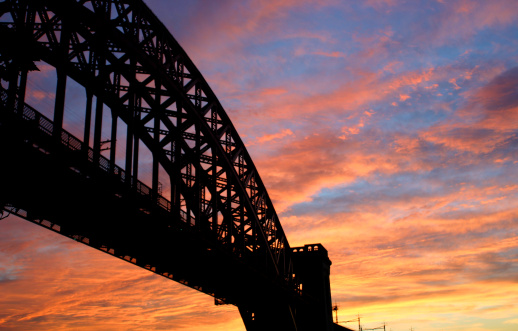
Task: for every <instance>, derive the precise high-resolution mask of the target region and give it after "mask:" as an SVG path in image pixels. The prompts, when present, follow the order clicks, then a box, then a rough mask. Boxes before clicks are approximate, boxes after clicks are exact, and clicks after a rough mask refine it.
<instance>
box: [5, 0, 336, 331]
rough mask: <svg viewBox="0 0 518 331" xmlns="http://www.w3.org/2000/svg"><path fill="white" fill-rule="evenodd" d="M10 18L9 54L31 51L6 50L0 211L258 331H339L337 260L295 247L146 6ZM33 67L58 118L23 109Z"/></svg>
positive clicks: (38, 8) (50, 0) (223, 120)
mask: <svg viewBox="0 0 518 331" xmlns="http://www.w3.org/2000/svg"><path fill="white" fill-rule="evenodd" d="M0 17H2V19H5V21H4V20H3V21H2V22H1V23H0V32H1V33H0V46H5V45H11V44H13V43H15V44H16V43H18V44H20V43H21V44H22V46H21V47H19V48H17V47H11V46H8V47H0V79H2V83H3V84H2V86H8V87H7V88H6V89H4V87H1V88H0V96H1V100H0V155H1V156H2V161H1V162H2V171H1V172H0V209H3V210H6V211H8V212H10V213H12V214H15V215H18V216H20V217H22V218H24V219H27V220H29V221H31V222H34V223H36V224H39V225H41V226H44V227H46V228H48V229H51V230H53V231H56V232H58V233H60V234H62V235H65V236H68V237H70V238H73V239H74V240H76V241H79V242H81V243H83V244H86V245H89V246H91V247H94V248H96V249H99V250H101V251H103V252H106V253H108V254H111V255H113V256H116V257H118V258H121V259H124V260H126V261H128V262H130V263H133V264H135V265H137V266H140V267H142V268H146V269H148V270H150V271H152V272H155V273H157V274H159V275H162V276H164V277H167V278H169V279H172V280H175V281H178V282H180V283H182V284H185V285H187V286H190V287H192V288H194V289H197V290H199V291H202V292H203V293H206V294H209V295H211V296H213V297H214V298H215V302H216V304H234V305H236V306H237V307H238V308H239V311H240V313H241V316H242V317H243V321H244V324H245V326H246V328H247V330H249V331H250V330H299V331H300V330H302V331H304V330H332V329H333V324H332V322H331V321H332V315H331V300H330V289H329V266H330V261H329V259H328V258H327V251H325V249H323V247H322V246H320V245H316V246H314V245H313V246H314V247H313V246H312V245H309V246H307V247H306V246H305V247H303V248H291V247H290V245H289V243H288V241H287V239H286V236H285V234H284V231H283V229H282V226H281V224H280V222H279V219H278V217H277V215H276V212H275V210H274V208H273V204H272V202H271V200H270V198H269V197H268V194H267V192H266V188H265V187H264V185H263V183H262V181H261V179H260V177H259V175H258V173H257V169H255V166H254V164H253V162H252V160H251V158H250V155H248V153H247V151H246V148H245V146H244V144H243V142H242V141H241V139H240V137H239V135H238V134H237V131H236V130H235V128H234V127H233V125H232V123H231V121H230V119H229V118H228V116H227V114H226V113H225V111H224V110H223V108H222V106H221V104H220V103H219V101H218V100H217V98H216V97H215V95H214V94H213V92H212V90H211V89H210V88H209V87H208V84H207V83H206V81H205V80H204V78H203V77H202V76H201V74H200V73H199V72H198V70H197V68H196V67H195V66H194V64H193V63H192V62H191V61H190V59H189V58H188V56H187V54H185V52H184V51H183V50H182V49H181V47H180V46H179V45H178V44H177V43H176V41H175V40H174V38H173V37H172V36H171V35H170V33H169V32H168V31H167V29H165V27H164V26H163V25H162V23H161V22H159V21H158V20H157V18H156V17H155V16H154V14H152V13H151V12H150V10H149V9H148V8H147V7H146V6H145V4H144V3H143V2H142V1H141V0H77V1H73V0H66V1H63V0H4V1H0ZM36 60H41V61H44V62H46V63H47V64H49V65H51V66H53V67H55V68H56V75H57V83H56V89H55V93H54V96H55V100H54V103H55V104H54V113H53V116H54V117H53V120H50V119H48V118H46V117H44V116H43V115H41V114H39V113H38V112H37V111H36V110H34V109H32V108H31V107H29V106H28V105H26V104H25V93H26V88H27V80H28V75H27V73H28V71H29V70H34V69H35V65H34V63H33V62H32V61H36ZM68 78H73V79H74V80H75V81H76V82H77V83H78V84H79V85H81V86H82V87H84V88H85V92H86V96H87V98H86V105H76V106H78V107H81V106H84V108H83V109H85V116H84V117H85V118H84V123H83V124H84V128H85V130H84V131H85V135H84V137H83V138H82V140H80V139H78V138H76V137H74V136H72V135H71V134H70V133H68V132H67V131H65V130H64V129H63V128H64V125H63V121H64V113H65V102H66V97H65V94H66V90H67V87H66V85H67V79H68ZM94 97H95V100H96V102H95V103H96V104H95V107H94V106H93V105H92V102H93V98H94ZM94 108H95V109H94ZM105 108H106V109H109V110H110V111H111V112H110V113H111V124H112V127H111V132H110V135H111V139H110V140H108V141H102V139H101V138H102V137H103V133H102V131H103V127H104V126H103V120H102V119H103V109H105ZM93 115H95V123H91V122H92V117H93ZM120 121H122V122H123V123H124V125H125V126H123V128H125V130H126V137H125V139H123V140H126V155H125V167H124V169H123V168H121V167H119V166H118V165H117V164H116V160H117V157H116V150H117V148H116V147H117V137H118V136H117V125H118V124H117V123H119V122H120ZM92 124H93V125H92ZM90 128H91V129H92V130H91V129H90ZM91 131H92V132H91ZM119 132H120V131H119ZM91 135H92V136H93V137H90V136H91ZM91 138H93V139H91ZM106 142H109V143H110V148H109V150H110V151H109V154H110V156H109V157H108V156H106V157H105V155H106V153H105V154H103V153H102V151H103V148H102V147H103V143H106ZM141 144H143V145H145V146H146V148H147V149H148V151H149V152H150V153H151V154H152V160H151V161H152V175H151V177H152V180H151V182H152V183H151V184H150V186H147V185H145V184H143V183H142V182H140V181H139V178H140V177H139V170H138V169H139V146H140V145H141ZM161 170H163V172H161ZM162 173H165V174H166V176H165V180H166V183H169V184H170V185H169V188H170V197H167V198H165V197H163V196H161V195H160V193H159V192H160V190H159V183H160V180H162V178H161V177H160V176H161V174H162ZM167 199H169V200H167ZM319 247H320V248H319Z"/></svg>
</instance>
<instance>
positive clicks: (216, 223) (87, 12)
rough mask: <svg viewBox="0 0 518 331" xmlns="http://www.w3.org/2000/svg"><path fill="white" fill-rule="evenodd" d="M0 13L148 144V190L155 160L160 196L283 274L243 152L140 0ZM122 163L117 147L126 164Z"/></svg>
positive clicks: (10, 4) (27, 4)
mask: <svg viewBox="0 0 518 331" xmlns="http://www.w3.org/2000/svg"><path fill="white" fill-rule="evenodd" d="M0 14H2V16H3V17H2V20H3V21H4V22H5V17H9V15H10V19H12V22H9V23H3V24H4V25H7V26H8V27H9V28H10V29H13V30H22V29H23V30H24V33H25V34H27V33H28V34H30V35H31V36H32V37H31V38H32V39H33V41H35V42H37V44H38V47H39V52H40V54H41V58H42V59H43V60H44V61H45V62H47V63H49V64H51V65H53V66H54V67H56V68H57V70H58V74H59V72H60V70H61V71H62V72H65V73H66V75H67V76H69V77H72V78H73V79H74V80H76V81H77V82H78V83H80V84H81V85H83V86H85V88H86V89H87V91H91V92H92V93H93V94H94V95H95V96H96V97H97V99H98V100H102V102H103V103H104V104H106V105H107V106H109V107H110V109H111V110H112V113H113V114H114V115H113V116H114V117H116V118H120V119H121V120H123V121H124V122H125V123H126V124H127V128H128V133H127V135H128V143H132V139H133V140H135V139H134V138H136V139H139V140H141V141H142V142H143V143H144V144H145V145H146V146H147V147H148V148H149V150H150V151H151V152H152V154H153V159H154V174H153V188H152V189H153V191H154V192H156V189H157V185H158V165H160V166H161V167H162V168H163V169H164V170H165V172H167V174H168V176H169V179H170V181H171V196H170V197H167V199H170V203H165V204H164V203H162V204H161V205H162V206H165V207H166V208H168V209H170V211H171V212H172V213H176V215H178V216H179V218H180V219H181V220H182V221H183V222H185V223H188V224H190V225H192V226H193V227H197V228H198V229H200V231H207V232H209V233H212V234H213V235H214V236H216V237H217V238H218V240H219V242H220V243H221V244H222V245H223V246H224V247H227V248H228V249H230V250H231V251H232V252H233V254H235V255H236V256H238V257H240V258H242V259H247V258H248V257H250V256H253V255H254V254H256V253H257V254H266V256H269V258H267V259H268V260H269V261H270V262H269V263H268V264H272V265H273V266H274V270H276V273H277V274H278V275H279V276H281V277H282V278H284V279H285V280H286V281H288V282H291V281H292V277H293V274H292V268H291V261H290V258H289V256H290V253H289V252H290V247H289V244H288V242H287V239H286V237H285V234H284V231H283V229H282V227H281V224H280V222H279V219H278V217H277V215H276V212H275V210H274V208H273V205H272V202H271V200H270V198H269V197H268V194H267V192H266V189H265V187H264V185H263V183H262V181H261V179H260V177H259V175H258V173H257V170H256V168H255V166H254V164H253V162H252V160H251V158H250V155H249V154H248V152H247V150H246V149H245V146H244V144H243V142H242V141H241V139H240V137H239V136H238V134H237V132H236V130H235V128H234V126H233V125H232V123H231V121H230V119H229V118H228V116H227V114H226V113H225V111H224V109H223V107H222V106H221V104H220V102H219V101H218V99H217V98H216V96H215V95H214V93H213V92H212V90H211V89H210V87H209V86H208V84H207V82H206V81H205V79H204V78H203V77H202V75H201V74H200V73H199V71H198V70H197V69H196V67H195V66H194V64H193V63H192V62H191V60H190V59H189V58H188V56H187V54H186V53H185V52H184V51H183V49H182V48H181V47H180V46H179V45H178V43H177V42H176V41H175V39H174V38H173V37H172V36H171V34H170V33H169V32H168V30H167V29H166V28H165V27H164V26H163V24H162V23H161V22H160V21H159V20H158V19H157V18H156V17H155V15H154V14H153V13H152V12H151V11H150V10H149V9H148V8H147V7H146V6H145V5H144V4H143V2H142V1H141V0H104V1H95V0H92V1H85V0H67V1H64V0H34V1H31V0H25V1H24V0H18V1H15V0H6V1H4V2H0ZM114 121H115V122H116V120H115V119H114ZM95 148H96V147H95V146H94V149H95ZM112 150H113V151H114V150H115V149H114V148H113V149H112ZM133 157H135V156H134V155H133ZM111 160H112V161H111V162H114V160H115V158H114V155H112V157H111ZM132 166H133V167H136V166H137V165H136V164H135V162H134V161H131V157H128V155H127V156H126V173H131V171H130V170H131V167H132ZM162 199H163V197H162ZM272 262H273V263H272Z"/></svg>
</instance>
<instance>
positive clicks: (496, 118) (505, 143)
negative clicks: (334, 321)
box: [0, 0, 518, 331]
mask: <svg viewBox="0 0 518 331" xmlns="http://www.w3.org/2000/svg"><path fill="white" fill-rule="evenodd" d="M145 3H146V4H147V5H148V6H149V7H150V8H151V9H152V10H153V11H154V12H155V14H156V15H157V16H158V18H159V19H160V20H161V21H162V22H163V23H164V24H165V25H166V26H167V27H168V29H169V30H170V31H171V33H172V34H173V36H174V37H175V38H176V40H177V41H178V42H179V43H180V45H181V46H182V47H183V48H184V49H185V50H186V52H187V54H189V56H190V58H191V59H192V61H193V62H194V63H195V65H196V66H197V68H198V69H199V70H200V72H201V73H202V74H203V76H204V77H205V79H206V80H207V82H208V83H209V85H210V86H211V88H212V90H213V91H214V92H215V94H216V95H217V96H218V98H219V100H220V102H221V104H222V105H223V107H224V108H225V110H226V112H227V113H228V115H229V117H230V118H231V120H232V122H233V123H234V125H235V127H236V128H237V131H238V132H239V134H240V136H241V138H242V139H243V141H244V143H245V145H246V146H247V149H248V151H249V153H250V155H251V156H252V159H253V160H254V163H255V165H256V167H257V169H258V171H259V174H260V176H261V178H262V180H263V182H264V183H265V186H266V188H267V190H268V192H269V195H270V197H271V198H272V200H273V203H274V206H275V209H276V211H277V214H278V215H279V218H280V221H281V223H282V225H283V229H284V231H285V233H286V235H287V238H288V241H289V242H290V245H291V246H301V245H304V244H313V243H322V244H323V245H324V246H325V247H326V248H327V250H328V252H329V257H330V259H331V261H332V263H333V264H332V266H331V291H332V300H333V303H334V304H336V305H337V306H338V307H339V310H338V319H339V321H347V320H352V319H354V318H356V317H357V316H358V315H359V316H360V318H361V323H362V325H363V327H364V329H367V328H374V327H378V326H380V325H382V324H383V323H384V322H385V323H386V325H387V330H393V331H399V330H401V331H402V330H410V329H411V328H412V329H413V330H416V331H426V330H473V331H489V330H501V331H511V330H518V303H517V300H516V299H517V298H518V176H516V174H517V173H518V172H517V169H518V20H517V19H516V17H518V2H517V1H515V0H492V1H483V0H428V1H424V0H422V1H421V0H413V1H410V0H365V1H359V0H357V1H354V0H324V1H321V0H318V1H317V0H314V1H313V0H279V1H265V0H240V1H237V0H219V1H209V0H192V1H179V0H174V1H169V0H168V1H166V0H146V1H145ZM35 75H38V76H34V79H32V82H31V83H30V84H32V85H30V86H29V95H28V99H27V102H28V103H29V104H31V105H34V106H38V109H42V108H45V107H44V105H45V104H47V105H51V104H52V102H51V99H52V97H53V95H52V92H48V91H47V92H44V91H43V89H42V88H41V87H42V86H44V85H45V84H44V83H43V82H45V81H48V80H50V81H51V80H52V70H50V69H49V70H47V67H46V66H45V65H44V64H41V65H40V72H38V73H37V74H35ZM69 97H70V96H67V98H69ZM77 98H81V97H79V96H78V97H77ZM68 107H69V109H70V108H73V107H72V106H70V104H69V106H68ZM66 116H67V115H65V117H66ZM69 121H70V122H71V121H72V120H69ZM0 293H2V295H0V330H2V331H3V330H6V331H7V330H8V331H11V330H28V329H30V330H202V331H203V330H229V331H243V330H245V328H244V326H243V323H242V321H241V319H240V316H239V313H238V311H237V308H236V307H234V306H226V305H225V306H215V305H214V302H213V299H212V298H211V297H209V296H207V295H204V294H202V293H199V292H197V291H195V290H193V289H190V288H187V287H185V286H183V285H180V284H178V283H175V282H173V281H170V280H167V279H165V278H163V277H160V276H157V275H155V274H153V273H150V272H149V271H146V270H143V269H140V268H138V267H136V266H133V265H131V264H129V263H127V262H124V261H121V260H118V259H116V258H113V257H111V256H109V255H107V254H104V253H101V252H99V251H97V250H95V249H93V248H90V247H87V246H85V245H82V244H79V243H77V242H74V241H72V240H70V239H67V238H65V237H62V236H60V235H58V234H56V233H53V232H51V231H48V230H45V229H43V228H41V227H39V226H37V225H34V224H31V223H29V222H27V221H24V220H21V219H19V218H16V217H13V216H9V217H7V218H5V219H2V220H0ZM342 325H345V326H348V327H350V328H353V329H355V328H357V322H356V321H354V322H349V323H347V324H342Z"/></svg>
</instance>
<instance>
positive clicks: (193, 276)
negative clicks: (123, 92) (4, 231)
mask: <svg viewBox="0 0 518 331" xmlns="http://www.w3.org/2000/svg"><path fill="white" fill-rule="evenodd" d="M0 155H2V159H3V160H4V161H2V171H1V172H0V183H1V186H2V188H1V190H0V208H1V209H4V210H6V211H8V212H10V213H12V214H15V215H17V216H20V217H22V218H24V219H26V220H29V221H31V222H33V223H36V224H38V225H41V226H44V227H46V228H48V229H50V230H53V231H55V232H58V233H60V234H62V235H64V236H67V237H70V238H72V239H74V240H76V241H79V242H82V243H84V244H86V245H89V246H91V247H94V248H96V249H99V250H101V251H103V252H105V253H108V254H111V255H113V256H116V257H118V258H121V259H124V260H126V261H128V262H130V263H133V264H135V265H138V266H140V267H143V268H145V269H148V270H150V271H152V272H155V273H157V274H160V275H162V276H164V277H167V278H170V279H172V280H175V281H177V282H180V283H182V284H184V285H187V286H189V287H192V288H194V289H197V290H199V291H202V292H204V293H206V294H209V295H211V296H213V297H214V298H215V303H216V304H234V305H237V306H238V307H239V308H240V312H241V314H242V315H244V316H243V317H244V319H245V318H247V319H249V320H250V321H249V322H248V324H251V325H255V327H251V328H249V329H250V330H261V329H263V328H264V327H266V326H268V327H269V329H272V330H273V329H276V328H271V327H272V325H271V321H278V324H277V326H278V327H280V326H281V325H283V324H284V326H283V327H282V328H279V330H286V329H293V328H292V326H293V324H294V323H293V321H292V320H291V321H290V320H289V319H291V316H292V312H290V308H289V306H290V301H291V300H292V299H293V298H290V297H292V296H293V294H290V293H289V292H288V291H286V289H284V288H283V287H282V286H281V284H280V282H279V283H276V282H275V281H272V280H271V278H269V277H268V275H267V271H265V270H257V269H253V268H251V267H250V266H249V265H245V264H244V263H242V262H241V261H240V260H239V259H237V258H235V257H234V256H233V255H232V252H231V251H225V250H223V249H221V245H219V244H218V240H217V238H215V237H214V236H213V234H212V233H211V232H210V231H203V230H202V229H197V228H194V227H192V226H190V225H188V224H186V223H185V222H183V221H182V220H180V219H175V218H174V217H173V214H172V213H170V212H168V211H167V210H166V209H164V208H163V207H161V206H159V205H157V204H156V200H154V199H153V198H152V196H151V195H150V194H147V193H148V192H145V191H143V190H142V189H140V190H139V189H135V188H132V187H129V186H128V184H127V183H125V181H124V180H123V177H122V176H121V175H120V174H119V175H109V173H108V172H106V171H103V169H101V168H99V167H95V166H94V165H93V164H92V163H91V162H89V161H88V158H87V154H86V153H85V151H84V150H81V149H77V150H73V149H71V148H69V147H67V146H65V145H63V144H59V145H56V144H55V141H54V140H53V137H52V136H51V135H48V134H47V133H45V132H44V130H42V128H41V127H38V125H37V123H34V121H27V120H24V119H21V118H19V117H18V116H17V115H16V114H14V113H11V112H8V111H6V110H5V109H2V111H0ZM141 185H142V187H143V184H141ZM142 187H141V188H142ZM144 188H145V187H144ZM257 258H258V259H265V258H266V257H265V256H262V257H261V256H257ZM291 304H293V302H291ZM261 316H262V317H263V318H261ZM286 316H288V317H289V319H288V320H287V321H286V322H285V323H282V320H283V319H286ZM246 323H247V322H246V321H245V324H246ZM259 325H261V326H260V327H259V328H257V327H258V326H259ZM277 326H276V327H277ZM247 328H248V327H247Z"/></svg>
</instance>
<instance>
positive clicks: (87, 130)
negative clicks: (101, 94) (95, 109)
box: [83, 88, 94, 151]
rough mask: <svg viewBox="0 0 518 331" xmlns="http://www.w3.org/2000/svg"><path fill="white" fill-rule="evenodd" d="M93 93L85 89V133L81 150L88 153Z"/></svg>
mask: <svg viewBox="0 0 518 331" xmlns="http://www.w3.org/2000/svg"><path fill="white" fill-rule="evenodd" d="M93 97H94V95H93V93H92V91H91V90H90V89H89V88H86V109H85V131H84V138H83V150H84V151H88V147H89V145H90V131H91V129H92V128H91V126H92V103H93Z"/></svg>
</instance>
